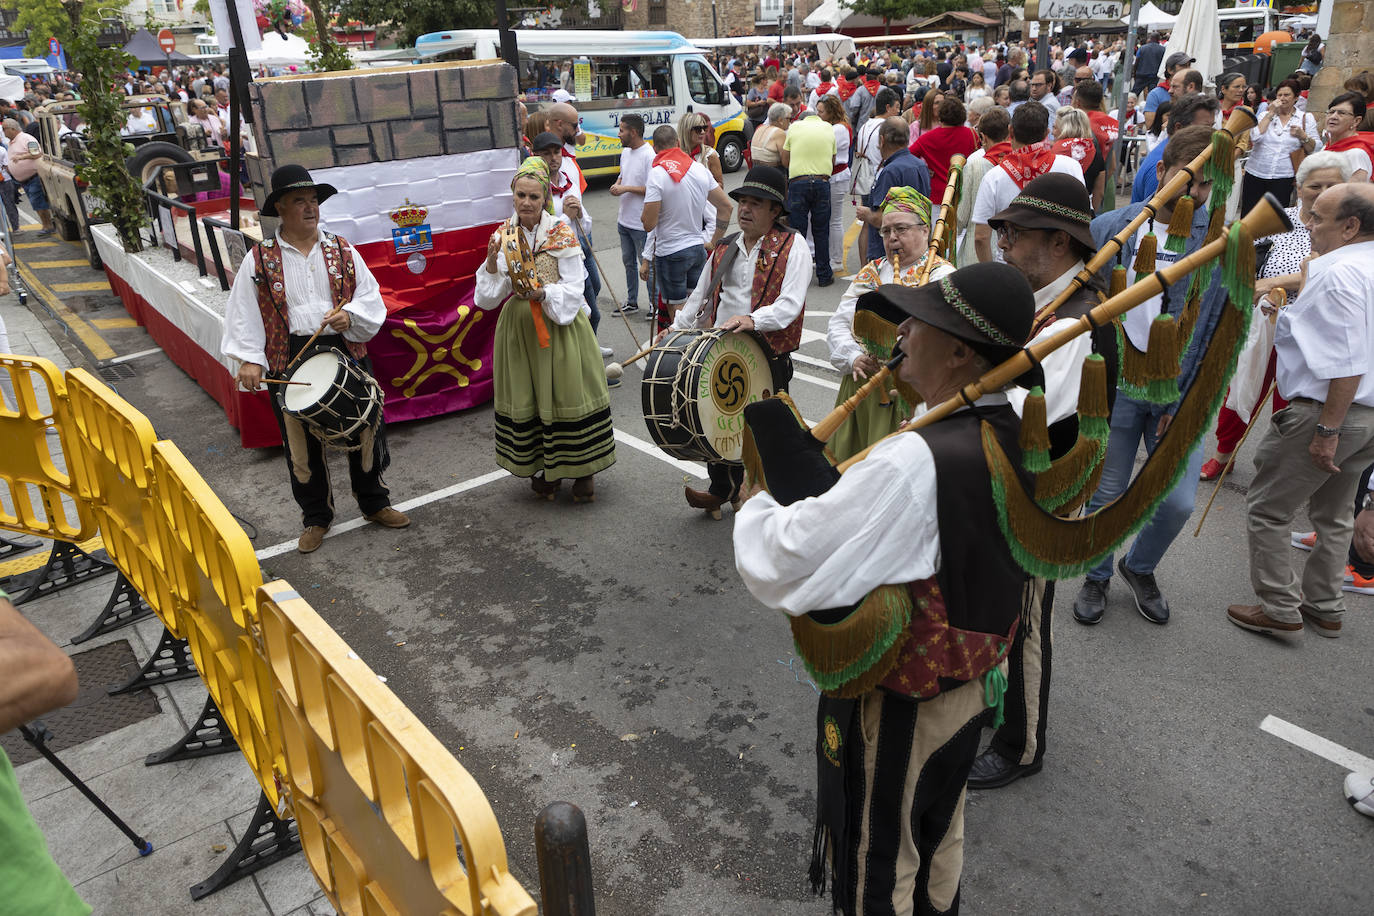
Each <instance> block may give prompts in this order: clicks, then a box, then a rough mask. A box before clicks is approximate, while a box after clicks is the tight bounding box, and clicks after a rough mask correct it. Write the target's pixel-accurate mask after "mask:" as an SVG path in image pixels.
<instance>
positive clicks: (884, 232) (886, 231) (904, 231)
mask: <svg viewBox="0 0 1374 916" xmlns="http://www.w3.org/2000/svg"><path fill="white" fill-rule="evenodd" d="M924 228H925V225H924V224H923V223H909V224H908V225H905V226H884V227H883V228H881V229H879V230H878V235H880V236H881V237H883V238H885V239H895V238H897V236H899V235H910V234H911V233H913V232H915V231H916V230H917V229H924Z"/></svg>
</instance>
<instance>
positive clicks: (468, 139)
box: [444, 127, 492, 155]
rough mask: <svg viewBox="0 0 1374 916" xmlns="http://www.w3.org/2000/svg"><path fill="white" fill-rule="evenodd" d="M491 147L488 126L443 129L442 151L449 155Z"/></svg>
mask: <svg viewBox="0 0 1374 916" xmlns="http://www.w3.org/2000/svg"><path fill="white" fill-rule="evenodd" d="M491 148H492V143H491V130H490V129H489V128H486V127H476V128H473V129H472V130H448V131H444V152H446V153H448V154H449V155H453V154H455V153H475V152H477V151H479V150H486V149H491Z"/></svg>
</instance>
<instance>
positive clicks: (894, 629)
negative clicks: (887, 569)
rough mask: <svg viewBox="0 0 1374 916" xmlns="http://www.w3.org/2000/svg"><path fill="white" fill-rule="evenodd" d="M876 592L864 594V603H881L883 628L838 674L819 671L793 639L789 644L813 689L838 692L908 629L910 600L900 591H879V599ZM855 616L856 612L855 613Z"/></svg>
mask: <svg viewBox="0 0 1374 916" xmlns="http://www.w3.org/2000/svg"><path fill="white" fill-rule="evenodd" d="M878 591H879V590H878V589H874V590H873V591H871V592H869V593H868V596H867V597H866V598H864V601H865V602H867V601H871V600H879V601H881V602H882V604H883V609H884V610H885V611H887V612H888V613H887V614H886V615H885V617H886V619H887V626H885V627H884V628H883V629H881V630H879V631H878V633H877V634H876V635H875V637H874V639H873V645H871V646H870V647H869V648H868V650H867V651H866V652H864V654H863V655H862V656H860V657H859V658H858V659H856V660H855V661H853V662H852V663H850V664H849V665H847V666H845V667H844V668H841V669H840V670H838V671H821V670H820V669H819V668H816V667H815V666H814V665H812V664H811V662H810V661H809V660H808V659H807V657H806V653H805V652H803V651H802V648H801V645H800V644H799V643H797V641H796V640H795V639H794V640H793V641H792V642H793V645H794V647H795V648H796V651H797V657H798V658H800V659H801V660H802V665H803V667H805V668H806V672H807V674H810V675H811V679H812V680H813V681H815V682H816V686H817V687H819V688H820V689H821V690H838V689H839V688H840V687H843V686H844V685H845V684H846V683H847V682H849V681H851V680H853V679H854V678H856V677H858V676H859V675H861V674H863V673H864V672H866V671H867V670H868V669H870V668H872V667H873V666H874V665H876V664H877V663H878V661H879V660H880V659H881V658H882V657H883V656H884V655H886V654H887V650H888V649H890V648H892V644H893V643H894V642H896V641H897V637H898V636H901V635H902V633H904V632H906V628H907V627H909V626H911V601H910V595H909V593H908V592H907V591H906V590H905V589H904V588H903V589H900V590H883V594H882V596H881V597H877V598H876V599H875V596H877V594H878ZM856 613H857V612H856Z"/></svg>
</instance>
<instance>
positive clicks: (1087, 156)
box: [1012, 137, 1096, 187]
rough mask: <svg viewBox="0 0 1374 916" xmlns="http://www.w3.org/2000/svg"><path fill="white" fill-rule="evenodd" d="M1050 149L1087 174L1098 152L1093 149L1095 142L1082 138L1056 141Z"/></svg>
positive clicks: (1067, 138) (1066, 138)
mask: <svg viewBox="0 0 1374 916" xmlns="http://www.w3.org/2000/svg"><path fill="white" fill-rule="evenodd" d="M1050 149H1052V150H1054V152H1055V154H1056V155H1059V156H1068V157H1069V158H1070V159H1072V160H1073V161H1074V162H1077V163H1078V165H1079V167H1080V168H1081V169H1083V171H1085V172H1086V171H1087V170H1088V166H1090V165H1092V161H1093V156H1094V154H1095V152H1096V151H1095V150H1094V149H1093V142H1092V141H1091V140H1084V139H1083V138H1082V137H1065V138H1064V139H1062V140H1056V141H1054V144H1053V145H1052V146H1051V147H1050ZM1012 177H1015V176H1012ZM1023 187H1024V185H1023Z"/></svg>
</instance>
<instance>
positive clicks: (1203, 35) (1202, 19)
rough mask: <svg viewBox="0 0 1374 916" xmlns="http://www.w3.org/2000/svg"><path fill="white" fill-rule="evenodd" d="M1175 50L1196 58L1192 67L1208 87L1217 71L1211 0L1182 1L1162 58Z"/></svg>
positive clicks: (1217, 34) (1216, 28) (1218, 47)
mask: <svg viewBox="0 0 1374 916" xmlns="http://www.w3.org/2000/svg"><path fill="white" fill-rule="evenodd" d="M1176 52H1182V53H1184V54H1187V55H1188V56H1189V57H1192V58H1195V59H1196V62H1195V63H1194V64H1193V69H1194V70H1196V71H1197V72H1199V73H1201V74H1202V78H1203V79H1204V80H1206V83H1207V85H1208V86H1210V85H1212V81H1213V78H1214V77H1216V76H1218V75H1220V74H1221V71H1222V69H1223V65H1222V62H1221V61H1222V57H1221V30H1220V25H1219V21H1218V19H1217V5H1216V2H1215V0H1183V7H1182V8H1181V9H1179V11H1178V21H1177V22H1175V23H1174V31H1173V32H1172V33H1171V34H1170V35H1169V43H1168V44H1167V45H1165V46H1164V59H1165V60H1168V59H1169V55H1170V54H1174V53H1176ZM1161 75H1163V74H1161Z"/></svg>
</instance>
